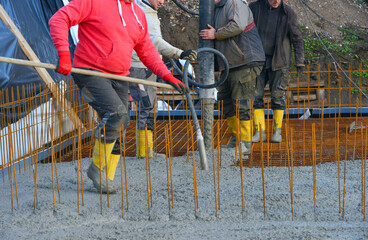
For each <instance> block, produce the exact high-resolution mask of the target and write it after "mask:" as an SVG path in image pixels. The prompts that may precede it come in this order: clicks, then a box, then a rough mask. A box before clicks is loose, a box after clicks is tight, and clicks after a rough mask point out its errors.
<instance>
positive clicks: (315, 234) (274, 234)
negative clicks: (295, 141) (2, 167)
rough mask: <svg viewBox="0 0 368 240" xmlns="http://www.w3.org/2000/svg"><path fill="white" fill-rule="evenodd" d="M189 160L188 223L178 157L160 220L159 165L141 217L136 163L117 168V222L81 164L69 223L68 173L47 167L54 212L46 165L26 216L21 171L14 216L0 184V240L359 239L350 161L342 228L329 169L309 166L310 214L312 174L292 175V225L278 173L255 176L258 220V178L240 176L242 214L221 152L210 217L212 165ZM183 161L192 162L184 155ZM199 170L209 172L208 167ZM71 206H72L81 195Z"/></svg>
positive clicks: (282, 174)
mask: <svg viewBox="0 0 368 240" xmlns="http://www.w3.org/2000/svg"><path fill="white" fill-rule="evenodd" d="M195 159H196V161H197V167H196V176H197V179H196V180H197V189H198V190H197V192H198V209H197V213H195V204H194V197H193V196H194V190H193V189H194V187H193V186H194V184H193V167H192V164H187V163H186V156H182V157H176V158H173V159H172V179H173V199H174V201H173V205H174V206H173V208H172V209H171V211H170V214H169V205H168V197H167V195H168V189H167V174H166V160H165V157H158V158H157V159H154V160H151V161H150V168H151V171H150V173H151V180H152V206H151V207H150V214H149V213H148V204H147V202H148V201H147V184H146V183H147V178H146V171H145V169H146V162H145V160H138V159H136V158H127V159H126V162H127V172H128V174H127V178H128V193H129V194H128V197H129V209H126V202H125V204H124V205H125V211H124V214H122V203H121V202H122V195H121V191H119V192H118V194H115V195H110V196H109V207H108V206H107V203H108V201H107V196H106V195H104V196H103V197H102V210H103V212H102V214H101V209H100V195H99V193H98V192H97V191H95V190H94V188H93V186H92V183H91V182H90V181H89V179H88V178H87V177H86V174H85V171H86V169H87V167H88V165H89V161H90V160H89V159H83V171H84V174H83V175H84V176H83V177H84V185H83V187H84V206H81V205H80V210H79V213H78V195H77V174H76V171H75V163H73V162H64V163H58V164H57V170H58V179H59V185H60V201H59V199H58V194H57V191H55V194H56V195H55V196H56V197H55V198H56V203H55V206H53V195H52V174H51V164H38V176H37V182H38V184H37V191H38V203H37V207H36V209H35V210H34V207H33V201H34V182H33V174H32V171H31V170H30V169H28V170H27V171H26V172H25V173H22V174H17V187H18V195H19V206H17V202H16V198H15V197H14V211H13V212H12V211H11V195H10V193H11V189H10V184H9V181H8V179H6V181H5V183H1V184H0V189H1V195H0V209H1V215H0V226H1V228H0V239H30V238H31V239H368V222H367V221H364V220H363V214H362V212H361V209H362V203H361V197H362V188H361V162H360V161H348V162H347V175H346V197H345V218H344V219H343V218H342V214H341V213H339V201H338V199H339V195H338V178H337V163H328V164H323V165H318V166H317V189H316V192H317V197H316V203H317V204H316V211H315V213H314V203H313V178H312V176H313V171H312V168H311V167H297V168H294V171H293V172H294V174H293V180H294V184H293V191H294V194H293V200H294V218H292V215H291V204H290V184H289V174H288V169H287V168H282V167H279V168H277V167H271V168H265V196H266V216H264V205H263V190H262V173H261V169H259V168H252V169H249V168H244V169H243V170H244V171H243V173H244V194H245V201H244V208H245V210H244V212H243V211H242V194H241V179H240V168H239V167H233V166H231V165H232V163H233V159H234V153H233V152H230V151H229V152H228V151H223V152H222V162H221V167H220V207H219V209H218V210H217V213H216V204H215V203H216V201H215V194H214V176H213V170H212V164H210V171H203V170H200V169H199V168H198V164H199V155H198V153H195ZM189 160H190V162H192V155H190V158H189ZM209 160H210V161H209V162H210V163H212V157H210V158H209ZM341 171H343V166H341ZM117 172H118V174H117V176H116V179H115V184H117V185H120V184H119V183H120V169H118V171H117ZM341 176H343V175H342V172H341ZM341 186H343V179H341ZM341 191H342V190H341ZM79 197H80V199H79V201H80V204H81V202H82V200H81V195H80V196H79ZM124 201H125V194H124ZM342 203H343V198H342V195H341V204H342Z"/></svg>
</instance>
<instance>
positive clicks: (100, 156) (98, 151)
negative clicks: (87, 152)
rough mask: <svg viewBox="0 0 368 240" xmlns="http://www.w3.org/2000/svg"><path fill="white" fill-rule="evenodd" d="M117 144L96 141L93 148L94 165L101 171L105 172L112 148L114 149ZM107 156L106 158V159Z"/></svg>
mask: <svg viewBox="0 0 368 240" xmlns="http://www.w3.org/2000/svg"><path fill="white" fill-rule="evenodd" d="M114 144H115V142H113V143H106V145H105V143H103V142H100V141H99V140H97V139H96V140H95V146H94V147H93V156H92V160H93V163H94V164H95V165H96V166H97V167H98V168H99V169H101V170H103V169H104V168H105V166H106V163H107V162H108V161H109V159H110V155H111V151H112V148H113V147H114ZM105 154H106V158H105Z"/></svg>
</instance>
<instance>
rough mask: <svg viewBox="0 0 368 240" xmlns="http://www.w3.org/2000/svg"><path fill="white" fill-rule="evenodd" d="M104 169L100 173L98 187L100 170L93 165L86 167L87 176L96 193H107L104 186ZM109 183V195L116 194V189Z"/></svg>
mask: <svg viewBox="0 0 368 240" xmlns="http://www.w3.org/2000/svg"><path fill="white" fill-rule="evenodd" d="M105 171H106V168H104V169H103V170H102V171H101V185H100V169H99V168H98V167H97V166H96V165H95V164H94V163H93V162H91V164H90V165H89V167H88V170H87V176H88V177H89V179H91V180H92V182H93V186H94V187H95V188H96V189H97V191H98V192H100V191H101V188H102V193H107V185H106V172H105ZM108 181H109V194H115V193H116V192H117V188H116V187H115V186H114V184H113V182H112V181H110V180H108Z"/></svg>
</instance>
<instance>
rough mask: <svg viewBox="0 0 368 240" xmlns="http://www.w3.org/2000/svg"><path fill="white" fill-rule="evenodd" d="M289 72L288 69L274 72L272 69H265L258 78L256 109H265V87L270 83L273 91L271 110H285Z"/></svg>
mask: <svg viewBox="0 0 368 240" xmlns="http://www.w3.org/2000/svg"><path fill="white" fill-rule="evenodd" d="M288 76H289V71H288V70H286V69H282V70H277V71H272V69H271V68H268V69H265V68H264V69H263V70H262V72H261V74H260V75H259V76H258V77H257V84H256V92H255V98H254V103H253V108H254V109H264V108H265V106H264V101H263V98H264V94H265V86H266V84H267V83H269V86H270V91H271V109H273V110H285V107H286V101H285V95H286V89H287V85H288Z"/></svg>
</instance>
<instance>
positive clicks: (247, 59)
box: [215, 0, 265, 71]
mask: <svg viewBox="0 0 368 240" xmlns="http://www.w3.org/2000/svg"><path fill="white" fill-rule="evenodd" d="M215 28H216V33H215V37H216V40H215V48H216V49H217V50H219V51H220V52H221V53H222V54H224V55H225V57H226V58H227V60H228V62H229V65H230V69H234V68H246V67H254V66H262V65H263V63H264V61H265V54H264V51H263V46H262V41H261V38H260V37H259V34H258V30H257V28H256V27H255V25H254V22H253V15H252V12H251V11H250V9H249V7H248V5H247V4H246V3H244V2H243V1H242V0H222V1H221V2H219V3H218V4H216V6H215ZM218 67H219V70H220V71H222V70H224V66H223V63H222V61H218Z"/></svg>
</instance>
